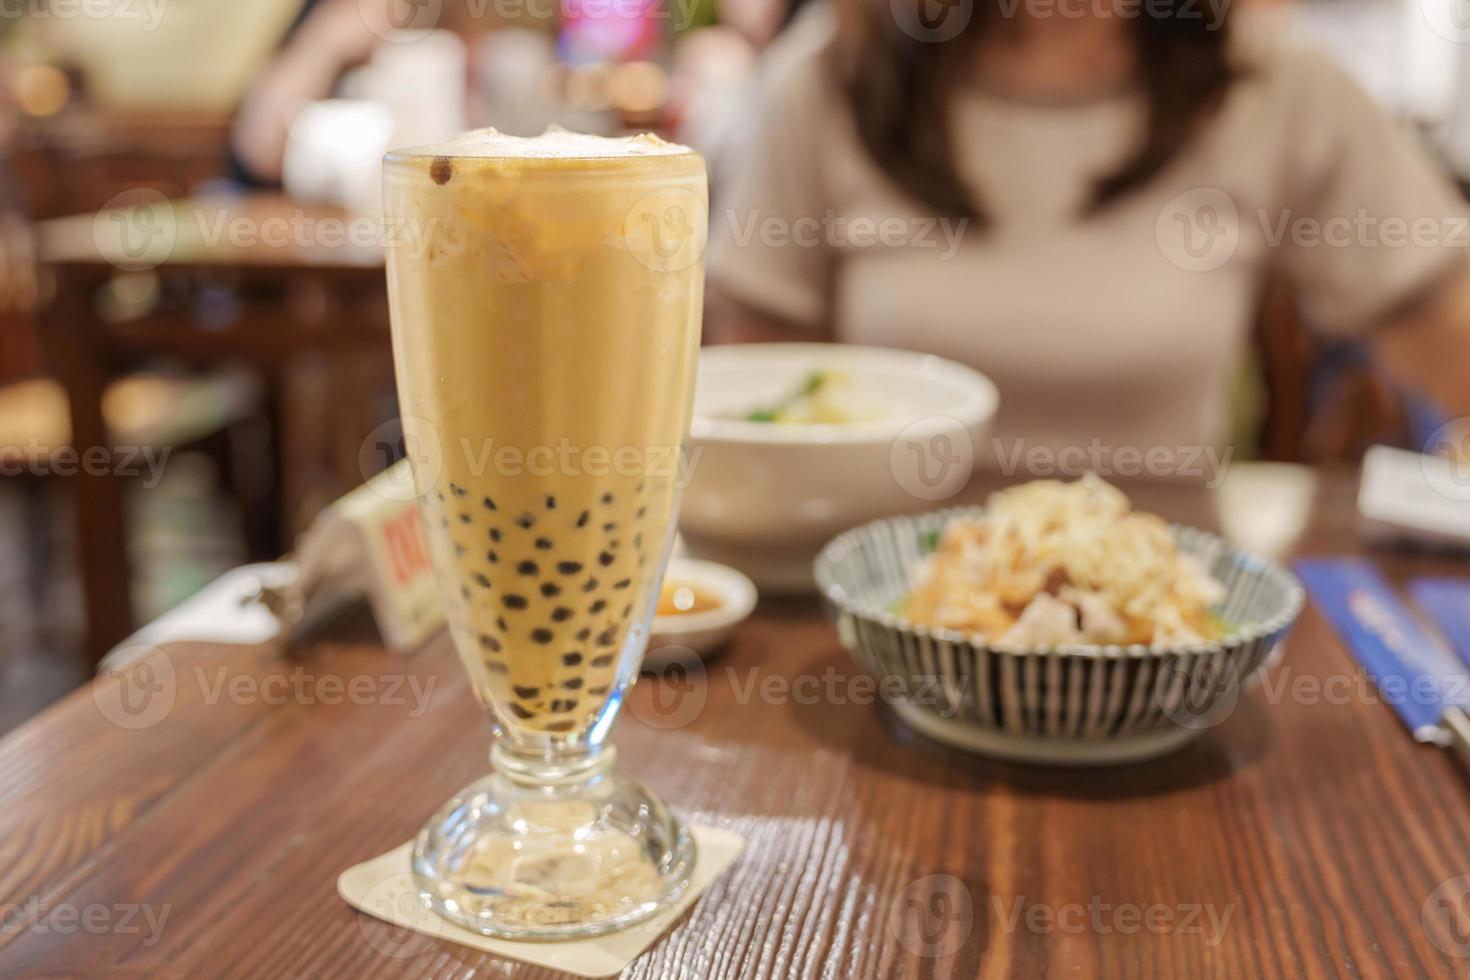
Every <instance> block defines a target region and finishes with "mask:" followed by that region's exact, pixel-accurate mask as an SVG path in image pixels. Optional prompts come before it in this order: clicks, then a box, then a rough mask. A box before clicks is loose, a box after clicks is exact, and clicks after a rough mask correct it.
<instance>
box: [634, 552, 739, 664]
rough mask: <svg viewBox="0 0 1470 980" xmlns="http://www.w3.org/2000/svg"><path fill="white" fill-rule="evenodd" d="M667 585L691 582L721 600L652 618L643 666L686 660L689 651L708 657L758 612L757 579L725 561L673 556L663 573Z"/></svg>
mask: <svg viewBox="0 0 1470 980" xmlns="http://www.w3.org/2000/svg"><path fill="white" fill-rule="evenodd" d="M664 582H665V583H666V584H667V585H688V586H690V587H691V588H693V589H695V590H697V591H699V592H701V593H703V594H705V595H707V596H708V597H709V598H711V599H714V600H717V601H718V603H719V604H718V605H717V606H716V607H715V608H713V609H706V610H702V611H700V612H688V613H673V614H670V615H667V616H655V617H654V618H653V630H652V635H651V638H650V640H649V643H648V653H647V654H645V655H644V657H643V663H644V666H647V667H653V668H658V667H662V666H665V665H667V664H670V663H676V662H679V661H681V660H687V659H688V657H689V653H690V651H692V652H693V653H695V654H697V655H699V656H701V657H704V656H707V655H709V654H710V653H713V652H714V651H715V650H717V649H718V648H719V647H720V646H721V645H723V644H724V643H726V642H727V641H728V640H729V639H730V637H731V636H733V635H734V633H735V630H736V628H737V627H738V626H739V625H740V624H741V623H743V622H744V621H745V620H746V619H747V618H749V616H750V614H751V613H752V612H753V611H754V610H755V601H756V589H755V583H754V582H752V581H751V580H750V579H748V578H746V577H745V576H744V575H743V574H741V573H740V572H737V571H736V570H735V569H733V568H730V567H729V566H727V565H721V564H719V563H717V562H712V561H696V560H694V559H692V558H675V559H673V560H672V561H670V562H669V568H668V571H667V572H665V573H664Z"/></svg>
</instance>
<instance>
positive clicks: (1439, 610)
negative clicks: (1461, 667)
mask: <svg viewBox="0 0 1470 980" xmlns="http://www.w3.org/2000/svg"><path fill="white" fill-rule="evenodd" d="M1409 595H1411V596H1413V597H1414V603H1415V605H1417V606H1418V607H1419V608H1420V609H1422V610H1424V612H1426V613H1427V614H1428V615H1429V617H1430V618H1431V619H1433V620H1434V625H1435V626H1437V627H1439V631H1440V632H1441V633H1443V634H1444V636H1445V639H1447V640H1449V641H1450V645H1451V646H1453V647H1454V648H1455V652H1456V653H1458V654H1459V655H1460V659H1461V660H1463V661H1464V662H1465V664H1466V665H1467V666H1470V579H1463V578H1416V579H1414V581H1412V582H1410V583H1409Z"/></svg>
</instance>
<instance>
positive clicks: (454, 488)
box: [449, 483, 469, 497]
mask: <svg viewBox="0 0 1470 980" xmlns="http://www.w3.org/2000/svg"><path fill="white" fill-rule="evenodd" d="M449 492H450V493H452V494H454V495H455V496H456V497H463V496H464V495H465V494H467V493H469V491H468V490H466V489H465V488H464V487H462V486H460V485H459V484H458V483H451V484H449Z"/></svg>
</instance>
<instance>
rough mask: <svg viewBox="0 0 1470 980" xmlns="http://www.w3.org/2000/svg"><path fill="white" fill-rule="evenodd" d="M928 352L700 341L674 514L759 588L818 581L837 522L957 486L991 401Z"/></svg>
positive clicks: (699, 551) (915, 502)
mask: <svg viewBox="0 0 1470 980" xmlns="http://www.w3.org/2000/svg"><path fill="white" fill-rule="evenodd" d="M999 401H1000V399H999V396H998V395H997V393H996V390H995V386H994V385H993V384H992V383H991V382H990V380H989V379H987V378H986V377H985V376H984V375H982V374H980V373H979V372H977V371H974V370H972V369H970V368H967V367H964V366H963V365H960V364H956V363H954V362H953V361H948V360H945V359H944V358H941V357H935V356H933V355H929V354H918V353H914V352H912V351H901V350H891V349H886V348H875V347H853V346H845V345H839V344H745V345H736V346H730V347H707V348H705V349H704V350H703V351H702V352H701V354H700V363H699V384H698V387H697V389H696V394H695V407H694V421H693V425H692V426H691V432H690V457H689V466H690V470H689V475H688V481H689V482H688V486H687V487H686V489H685V490H684V497H683V504H682V506H681V509H680V516H679V526H680V530H681V531H682V532H683V534H684V538H685V541H686V542H687V544H688V546H689V548H690V550H691V552H692V553H693V554H695V555H697V556H698V557H701V558H708V559H712V560H715V561H720V562H723V563H725V564H728V565H732V566H734V567H736V568H738V569H740V570H741V571H743V572H745V573H746V574H747V575H749V576H750V577H751V578H753V579H754V580H755V581H756V583H757V584H758V585H760V586H761V587H762V588H765V589H774V590H786V591H803V590H807V589H810V588H811V587H812V577H811V562H812V559H813V558H814V557H815V555H816V553H817V551H818V550H819V549H820V548H821V546H822V545H823V544H825V543H826V542H827V541H828V540H829V539H830V538H832V537H833V536H834V535H836V534H838V533H840V532H842V531H844V530H846V529H847V528H850V527H852V526H854V525H856V524H861V523H863V522H865V521H868V520H871V519H873V518H875V517H881V516H885V515H889V514H901V513H916V512H919V511H924V510H929V509H932V508H933V507H934V505H935V503H936V502H938V501H943V500H946V499H948V498H949V497H952V496H953V495H954V494H956V493H958V492H959V491H960V490H961V489H962V488H963V487H964V486H965V484H966V483H967V482H968V481H969V478H970V474H971V471H972V469H973V465H974V460H975V457H976V454H977V452H978V450H979V448H980V446H981V442H982V440H983V438H984V436H985V432H986V430H987V429H988V426H989V424H990V421H991V419H992V418H993V417H994V416H995V412H996V409H997V407H998V405H999Z"/></svg>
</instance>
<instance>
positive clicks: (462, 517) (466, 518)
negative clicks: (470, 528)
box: [459, 514, 471, 524]
mask: <svg viewBox="0 0 1470 980" xmlns="http://www.w3.org/2000/svg"><path fill="white" fill-rule="evenodd" d="M470 520H471V518H470V515H468V514H460V515H459V522H460V523H461V524H468V523H469V522H470Z"/></svg>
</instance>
